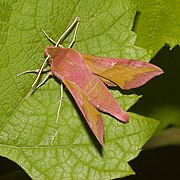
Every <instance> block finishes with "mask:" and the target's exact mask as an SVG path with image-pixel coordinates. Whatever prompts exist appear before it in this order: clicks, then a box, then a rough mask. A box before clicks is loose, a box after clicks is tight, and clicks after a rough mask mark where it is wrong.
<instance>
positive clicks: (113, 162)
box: [0, 0, 158, 179]
mask: <svg viewBox="0 0 180 180" xmlns="http://www.w3.org/2000/svg"><path fill="white" fill-rule="evenodd" d="M135 10H136V1H116V0H113V1H91V0H90V1H76V0H75V1H71V0H61V1H58V0H55V1H46V2H44V0H39V1H31V0H27V1H18V0H15V1H1V2H0V39H1V41H0V57H1V60H0V77H1V78H0V83H1V86H0V100H1V101H0V117H1V119H0V154H1V156H4V157H7V158H8V159H11V160H12V161H14V162H16V163H17V164H19V165H20V166H21V167H22V168H23V169H24V170H25V171H26V172H27V174H28V175H29V176H30V177H31V178H32V179H63V178H69V179H77V178H80V179H85V178H86V179H91V178H92V176H93V177H94V178H96V179H98V178H101V179H110V178H111V179H112V178H118V177H125V176H128V175H130V174H134V172H133V170H132V169H131V167H130V166H129V165H128V162H129V161H130V160H131V159H134V158H135V157H136V156H137V155H138V154H139V152H140V151H141V148H142V146H143V145H144V144H145V143H146V142H147V140H148V139H149V138H150V137H151V136H152V134H153V132H154V131H155V129H156V127H157V124H158V122H157V121H155V120H153V119H150V118H146V117H143V116H140V115H137V114H133V113H129V116H130V122H129V123H128V124H123V123H121V122H118V121H116V120H115V119H113V118H112V117H110V116H108V115H105V114H104V115H103V119H104V125H105V147H104V148H103V149H101V148H100V147H99V146H98V142H97V141H96V139H95V138H94V136H93V135H92V132H91V131H90V129H89V128H88V127H87V125H86V124H85V123H84V121H85V120H84V119H83V117H82V116H81V113H80V112H79V110H78V108H77V106H76V104H75V103H74V101H73V99H72V98H71V96H70V94H69V93H68V91H67V90H66V89H65V93H64V98H63V104H62V109H61V113H60V119H59V122H58V124H56V122H55V120H56V113H57V109H58V103H59V94H60V86H59V84H58V81H57V80H56V79H54V78H51V79H50V80H49V81H48V82H47V83H46V84H45V85H44V86H43V87H41V88H40V89H39V90H38V91H36V92H35V93H34V94H33V95H31V96H30V97H29V98H28V99H27V100H25V101H24V100H23V97H25V95H26V94H27V92H28V91H29V89H30V87H31V84H32V82H33V80H34V78H35V75H33V74H27V75H24V76H22V77H18V78H17V77H16V74H18V73H20V72H22V71H24V70H27V69H37V68H39V66H40V64H41V63H42V61H43V60H44V55H43V52H44V48H45V47H47V46H50V45H51V43H50V42H48V41H47V39H46V38H45V37H44V35H43V34H42V32H41V31H40V29H41V28H43V29H44V30H46V31H47V33H48V34H49V36H50V37H52V38H53V39H54V40H57V39H58V37H59V36H60V35H61V34H62V32H63V31H64V30H65V29H66V27H67V25H68V24H69V23H70V22H72V20H73V19H74V18H75V16H77V15H79V16H80V17H81V23H80V28H79V30H78V35H77V41H76V43H75V44H74V46H73V48H74V49H77V50H78V51H80V52H82V53H85V54H92V55H101V56H106V57H115V58H126V59H138V60H143V61H149V60H150V54H148V51H146V50H144V49H142V48H139V47H137V46H134V42H135V40H136V35H135V33H133V32H132V31H131V29H132V27H133V22H134V17H135V14H136V11H135ZM71 38H72V34H69V36H68V37H67V38H66V39H65V41H64V43H63V45H64V46H65V47H67V45H68V43H69V42H70V39H71ZM112 93H113V95H114V97H115V98H116V100H117V101H118V103H119V104H120V105H121V107H122V108H123V109H125V110H128V109H129V108H130V107H131V106H132V105H133V104H134V103H135V102H136V101H137V100H138V99H139V96H137V95H122V94H121V93H120V92H119V91H113V92H112Z"/></svg>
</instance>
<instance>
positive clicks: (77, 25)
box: [68, 19, 80, 48]
mask: <svg viewBox="0 0 180 180" xmlns="http://www.w3.org/2000/svg"><path fill="white" fill-rule="evenodd" d="M79 20H80V19H79ZM79 20H78V21H77V23H76V27H75V30H74V35H73V39H72V41H71V43H70V44H69V46H68V48H71V47H72V45H73V44H74V42H75V40H76V34H77V30H78V27H79V22H80V21H79Z"/></svg>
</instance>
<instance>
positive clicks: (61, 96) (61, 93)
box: [56, 82, 63, 124]
mask: <svg viewBox="0 0 180 180" xmlns="http://www.w3.org/2000/svg"><path fill="white" fill-rule="evenodd" d="M62 99H63V83H62V82H61V90H60V100H59V107H58V112H57V116H56V124H57V123H58V120H59V115H60V111H61V106H62Z"/></svg>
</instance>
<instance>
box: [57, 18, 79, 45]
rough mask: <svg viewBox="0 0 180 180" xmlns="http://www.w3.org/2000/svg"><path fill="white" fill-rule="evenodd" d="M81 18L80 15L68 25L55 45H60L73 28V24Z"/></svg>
mask: <svg viewBox="0 0 180 180" xmlns="http://www.w3.org/2000/svg"><path fill="white" fill-rule="evenodd" d="M79 20H80V17H79V16H77V17H76V18H75V19H74V21H73V22H72V23H71V24H70V25H69V26H68V28H67V29H66V30H65V31H64V33H63V34H62V35H61V37H60V38H59V39H58V41H57V42H56V45H55V47H58V45H59V44H60V42H61V41H62V40H63V39H64V37H65V36H66V35H67V34H68V33H69V31H70V30H71V29H72V28H73V26H74V25H75V24H76V23H77V22H78V21H79Z"/></svg>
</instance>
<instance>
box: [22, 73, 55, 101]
mask: <svg viewBox="0 0 180 180" xmlns="http://www.w3.org/2000/svg"><path fill="white" fill-rule="evenodd" d="M51 75H52V72H51V71H50V72H49V73H48V74H47V75H46V76H45V78H44V79H43V81H42V82H41V83H40V84H38V85H37V86H36V87H35V88H34V89H31V90H30V91H29V92H28V94H27V95H26V97H25V98H24V99H27V98H28V97H29V96H30V95H31V94H32V93H33V92H34V91H36V90H37V89H38V88H39V87H41V86H42V85H43V84H44V83H45V82H46V81H47V80H48V79H49V77H50V76H51Z"/></svg>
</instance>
